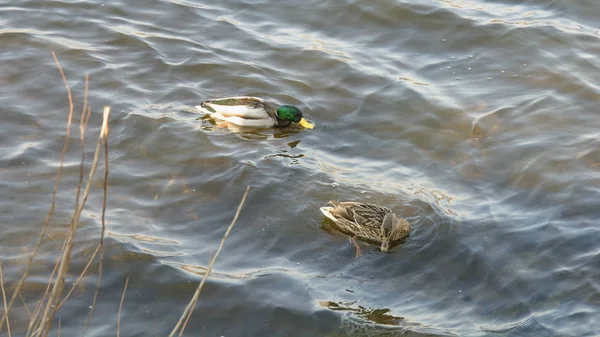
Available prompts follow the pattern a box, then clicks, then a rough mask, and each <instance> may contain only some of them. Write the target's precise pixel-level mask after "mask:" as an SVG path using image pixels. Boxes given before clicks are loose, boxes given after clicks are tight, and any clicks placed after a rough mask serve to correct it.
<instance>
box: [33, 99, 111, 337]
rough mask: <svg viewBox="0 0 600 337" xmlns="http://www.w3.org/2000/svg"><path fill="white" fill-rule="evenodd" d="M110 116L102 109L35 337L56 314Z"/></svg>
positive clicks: (42, 331) (46, 330)
mask: <svg viewBox="0 0 600 337" xmlns="http://www.w3.org/2000/svg"><path fill="white" fill-rule="evenodd" d="M109 115H110V107H104V113H103V118H102V128H101V130H100V135H99V136H98V142H97V144H96V151H95V153H94V159H93V161H92V167H91V169H90V173H89V176H88V180H87V183H86V186H85V190H84V191H83V195H82V200H81V203H80V205H79V208H77V209H76V210H75V212H74V214H73V217H72V218H71V228H70V230H69V236H68V238H67V247H66V249H65V251H64V253H63V255H62V256H61V259H60V260H61V261H60V265H59V267H58V274H57V279H56V282H55V283H54V287H53V288H52V292H51V293H50V297H49V298H48V302H47V303H46V308H45V310H44V314H43V315H42V320H41V322H40V327H39V328H38V329H37V331H35V333H34V335H35V336H38V337H39V336H46V335H47V334H48V331H49V330H50V326H51V323H52V318H53V317H54V314H55V313H56V309H55V307H56V306H57V305H58V301H59V300H60V295H61V293H62V291H63V289H64V282H65V277H66V274H67V270H68V268H69V265H70V262H71V261H70V257H71V251H72V250H73V244H74V243H75V234H76V230H77V225H78V224H79V218H80V216H81V212H83V208H84V206H85V202H86V201H87V197H88V195H89V193H90V189H91V187H92V179H93V178H94V174H95V173H96V168H97V164H98V158H99V156H100V145H101V144H102V141H103V138H104V137H107V136H108V117H109Z"/></svg>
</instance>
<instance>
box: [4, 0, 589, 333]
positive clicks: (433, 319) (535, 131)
mask: <svg viewBox="0 0 600 337" xmlns="http://www.w3.org/2000/svg"><path fill="white" fill-rule="evenodd" d="M0 12H1V13H2V14H3V15H1V16H0V22H1V23H2V27H3V29H2V30H0V43H2V46H3V47H4V48H3V49H2V52H0V60H1V62H0V64H1V65H0V67H2V72H1V74H2V75H1V76H0V84H2V86H3V87H4V88H6V91H5V92H6V93H7V94H6V95H0V104H1V106H2V107H3V108H4V113H3V115H2V116H3V117H2V118H3V119H2V124H0V130H1V132H0V185H1V186H2V188H3V191H4V194H3V195H4V196H5V198H3V199H1V200H0V220H1V221H2V224H3V226H2V228H1V229H0V256H2V270H3V272H4V275H5V279H6V280H7V289H9V290H8V291H9V293H10V291H11V290H10V289H12V288H13V287H14V282H15V280H16V277H17V276H18V275H20V273H21V272H22V268H23V264H24V262H25V261H27V257H28V254H29V253H30V252H31V250H32V247H33V242H34V240H35V237H36V236H37V235H38V230H39V226H40V224H41V223H42V221H43V217H44V215H45V214H46V212H47V211H48V207H49V200H50V195H51V191H52V180H53V179H54V176H55V174H56V170H57V168H58V159H59V154H60V150H61V148H62V145H63V139H64V138H63V137H64V123H65V120H66V113H67V111H68V106H67V101H66V95H65V92H64V87H63V85H62V83H61V82H60V74H59V73H58V72H57V71H56V69H55V67H54V65H53V63H52V58H51V56H50V54H49V51H56V52H57V54H58V57H59V58H60V60H61V63H62V65H63V67H64V68H65V72H66V75H67V76H68V78H69V79H70V84H71V86H72V89H73V97H75V98H76V99H77V100H80V98H81V97H83V88H84V83H83V81H81V80H79V79H82V78H84V74H85V72H89V74H90V77H91V82H90V97H89V103H90V105H91V107H92V110H93V114H92V117H91V118H92V120H91V121H90V129H89V130H88V131H87V133H88V134H97V132H98V131H99V130H98V126H97V125H99V123H98V121H99V115H98V113H99V112H100V111H101V109H102V106H103V105H105V104H109V105H111V106H112V111H113V112H112V116H111V120H110V125H111V139H110V141H109V147H110V155H109V160H110V165H111V166H110V167H111V171H110V177H109V181H108V183H109V189H108V190H109V195H108V210H107V218H106V220H107V228H108V230H109V232H110V233H109V235H108V236H107V238H106V242H105V244H106V258H105V267H104V268H105V269H104V276H103V282H102V284H101V288H100V293H99V297H98V303H97V308H96V310H95V313H94V315H93V318H92V321H91V323H90V324H91V325H90V326H91V327H93V329H94V330H95V331H93V333H94V334H102V335H105V334H107V332H109V333H110V334H112V333H114V331H115V329H116V326H115V322H116V317H115V308H118V303H119V301H120V294H121V290H122V287H123V284H124V282H125V279H126V278H127V277H129V278H130V283H129V288H128V292H127V298H126V301H125V303H124V307H123V312H122V326H121V333H122V334H123V335H147V334H148V331H151V333H152V334H158V335H165V334H167V333H168V332H169V331H170V329H171V328H172V326H173V325H174V324H175V322H176V320H177V319H178V317H179V314H180V312H181V310H182V308H183V307H184V306H185V304H187V300H188V299H189V298H190V296H191V294H192V293H193V291H194V289H195V284H196V283H197V282H198V281H199V280H200V279H201V277H202V275H203V274H204V272H205V269H204V268H206V264H207V261H208V260H209V258H210V256H211V254H213V253H214V251H215V249H216V245H217V243H218V242H219V240H220V238H221V237H222V235H223V233H224V231H225V228H226V226H227V225H228V224H229V221H230V220H231V218H232V217H233V214H234V213H235V209H236V207H237V205H238V202H239V196H240V195H242V193H243V190H244V189H245V187H246V186H248V185H250V186H252V189H251V192H250V195H249V198H248V201H247V203H246V205H245V206H244V209H243V211H242V215H241V216H240V219H239V221H238V224H237V225H236V228H235V229H234V231H233V232H232V233H231V235H230V236H229V238H228V240H227V242H226V244H225V248H224V250H223V253H222V254H221V255H220V257H219V260H218V261H217V263H216V265H215V270H214V275H213V276H214V277H213V278H211V279H209V282H208V283H207V285H206V288H205V289H204V290H203V294H202V296H201V298H200V302H199V303H198V305H197V307H196V311H195V314H194V315H193V316H192V319H191V320H190V322H189V325H188V327H187V330H186V331H188V333H190V334H194V333H196V334H197V332H198V331H202V332H203V333H205V334H206V335H207V336H208V335H215V336H221V335H223V336H253V335H256V336H265V335H268V336H277V335H281V336H290V335H294V336H318V335H323V336H342V335H352V336H396V335H403V336H559V335H560V336H593V335H594V334H596V333H597V331H599V328H600V325H599V324H600V323H598V322H600V317H599V314H598V310H597V309H598V305H599V303H600V300H599V298H600V291H599V290H598V289H600V285H599V284H598V282H599V281H598V280H600V274H599V271H600V262H599V261H600V260H598V258H597V256H598V252H597V242H598V241H599V239H600V232H599V231H598V229H597V227H598V226H597V220H598V218H599V217H600V211H599V209H598V207H597V204H598V200H600V198H599V194H600V188H599V187H600V184H599V182H600V179H599V177H600V176H599V172H600V171H599V168H600V155H598V154H599V151H598V150H597V149H598V145H599V142H598V129H600V120H599V119H598V118H597V106H598V97H599V93H600V87H598V85H597V83H599V82H600V79H599V78H598V75H597V73H598V72H597V71H596V70H597V69H598V68H600V63H599V62H600V61H598V58H597V57H596V55H597V54H598V52H599V51H600V50H599V48H598V39H599V38H600V35H599V34H598V29H597V27H596V26H597V17H598V16H599V15H600V5H599V4H597V3H595V2H590V1H579V2H569V3H558V2H554V3H547V2H541V1H528V2H526V3H525V2H524V3H514V2H511V1H496V2H489V1H481V0H469V1H446V0H444V1H429V2H415V1H376V2H365V1H345V2H344V1H342V2H332V1H319V2H309V3H305V4H299V3H295V4H286V3H278V4H277V5H274V4H272V3H268V4H267V3H265V2H261V1H249V0H232V1H228V2H223V3H215V2H208V1H203V0H199V1H195V2H192V1H179V0H178V1H167V2H155V3H147V2H142V1H139V0H137V1H136V0H134V1H133V2H131V1H128V2H125V1H113V2H110V3H106V2H103V3H101V2H98V1H89V2H51V3H50V2H45V1H39V0H27V1H24V2H21V3H19V4H12V5H10V6H4V7H3V8H2V9H0ZM8 93H10V94H8ZM239 94H244V95H252V96H258V97H265V98H272V99H276V100H278V101H282V102H289V103H290V104H294V105H296V106H298V107H299V108H300V109H302V111H303V112H305V114H306V116H308V117H309V119H310V120H311V121H313V122H315V123H316V127H315V128H314V129H313V130H305V129H303V128H301V127H298V126H293V127H288V128H272V129H258V130H257V129H252V130H247V129H237V128H235V127H233V126H227V127H226V128H225V127H220V126H218V125H217V124H216V123H215V122H214V121H212V120H211V119H210V118H207V117H206V116H202V115H200V114H199V113H198V110H196V109H195V108H193V107H194V106H195V105H197V104H198V103H199V102H201V101H202V100H203V98H205V97H228V96H234V95H239ZM80 104H81V102H79V101H77V102H76V106H80ZM77 137H78V134H76V132H74V134H72V138H73V143H72V144H75V145H72V146H71V147H70V149H69V151H68V153H67V158H66V161H65V168H64V172H63V180H62V181H61V184H60V189H59V193H58V197H57V208H56V209H57V213H56V214H55V216H54V217H53V220H52V222H51V224H50V229H49V233H50V234H49V236H48V238H47V239H46V241H45V242H44V244H43V245H42V247H41V248H40V258H39V259H38V260H36V262H35V263H34V266H33V269H32V273H31V277H30V278H29V279H28V281H27V283H26V285H25V289H26V293H25V296H24V302H26V303H27V304H28V305H29V307H28V308H33V306H34V304H35V303H36V301H37V300H38V299H39V296H41V294H42V293H43V291H44V289H45V286H46V282H47V279H48V276H49V274H50V273H51V269H52V267H51V266H53V265H54V263H55V262H56V259H57V257H58V253H57V252H58V251H60V249H61V245H62V240H63V239H64V237H65V235H66V228H67V224H68V223H69V220H70V218H71V215H72V214H70V213H69V212H68V211H65V210H66V209H69V207H72V205H73V200H72V199H73V197H74V190H75V189H74V186H76V184H77V181H78V177H79V160H80V154H79V153H78V145H77V141H78V140H77ZM86 146H87V149H88V151H91V149H92V148H93V146H94V143H93V141H92V140H90V142H89V143H86ZM90 156H91V152H86V157H87V158H90ZM98 179H99V178H98ZM101 184H102V182H101V180H97V181H96V180H95V181H94V186H101ZM329 200H361V201H365V202H369V203H377V204H381V205H384V206H388V207H390V208H391V209H393V210H394V211H395V212H397V214H401V215H402V216H403V217H405V218H407V219H408V221H409V222H410V223H411V227H412V231H411V234H410V236H409V237H408V238H407V240H406V241H404V242H402V243H401V244H399V245H397V246H396V247H394V248H393V249H391V250H390V252H388V254H382V253H381V252H378V251H377V249H376V247H374V248H373V249H372V250H371V249H369V250H365V254H364V255H363V256H361V257H360V258H358V259H356V258H355V256H354V248H353V246H352V245H351V244H349V243H348V240H347V236H345V235H341V234H339V233H338V232H336V231H334V230H331V228H329V227H328V226H329V225H328V224H327V223H325V222H324V221H323V216H322V214H321V213H320V212H319V207H320V206H322V205H324V204H325V203H326V202H327V201H329ZM101 204H102V198H101V197H99V196H97V195H91V196H90V198H89V200H88V204H87V205H88V206H89V208H88V209H86V211H85V212H84V213H83V216H82V222H81V227H80V232H79V233H78V236H77V239H76V244H75V247H76V248H75V250H74V251H75V253H74V255H73V257H72V264H73V270H72V273H71V274H70V275H68V277H67V283H70V284H72V283H73V282H74V280H75V279H76V278H77V277H78V275H79V273H80V272H81V271H82V270H83V269H84V268H85V265H86V264H87V259H88V258H89V257H90V256H91V255H92V254H93V252H94V251H95V249H96V247H97V239H98V233H99V230H100V217H99V214H100V211H101ZM96 268H97V265H92V267H91V268H90V271H89V272H88V274H87V275H88V276H86V277H84V279H83V282H82V283H81V285H80V287H79V288H78V290H77V293H76V294H75V295H73V296H72V297H71V298H70V299H69V301H68V302H67V304H66V305H65V307H64V308H63V309H62V311H61V316H60V317H57V320H58V319H61V334H62V335H68V336H75V335H80V334H81V333H80V332H81V327H82V322H85V320H86V319H87V312H86V311H85V310H82V308H88V307H89V306H90V303H91V301H92V298H93V291H92V290H93V289H94V287H95V282H96V279H95V276H97V269H96ZM36 296H37V297H36ZM323 299H326V301H324V302H323V303H326V305H325V306H322V305H319V304H318V303H319V302H320V301H323ZM350 303H352V304H350ZM0 308H2V306H1V305H0ZM0 310H1V309H0ZM14 310H15V311H14V316H12V318H11V319H14V320H15V323H14V324H13V329H14V333H13V335H15V334H17V331H18V332H19V333H20V332H21V331H24V329H26V321H27V317H28V315H27V310H25V308H24V306H23V305H22V303H21V304H20V305H18V308H16V309H14ZM386 310H387V311H386ZM398 315H401V316H403V318H400V317H397V316H398ZM157 322H158V323H157ZM11 323H12V322H11ZM19 329H20V330H19Z"/></svg>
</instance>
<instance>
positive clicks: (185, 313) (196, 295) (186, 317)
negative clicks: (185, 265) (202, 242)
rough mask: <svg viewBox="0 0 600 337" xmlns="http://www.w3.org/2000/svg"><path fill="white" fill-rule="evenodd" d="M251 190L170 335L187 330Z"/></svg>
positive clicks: (248, 188)
mask: <svg viewBox="0 0 600 337" xmlns="http://www.w3.org/2000/svg"><path fill="white" fill-rule="evenodd" d="M249 190H250V186H248V187H246V191H245V192H244V196H243V197H242V201H240V204H239V206H238V208H237V211H236V212H235V216H234V217H233V220H232V221H231V224H230V225H229V227H228V228H227V231H225V234H224V235H223V238H222V239H221V244H219V248H218V249H217V251H216V253H215V256H213V258H212V259H211V260H210V262H209V263H208V267H207V269H206V272H205V273H204V277H203V278H202V281H201V282H200V284H199V285H198V288H196V292H195V293H194V296H193V297H192V299H191V300H190V303H188V305H187V306H186V308H185V310H184V311H183V313H182V314H181V317H180V318H179V321H178V322H177V325H175V327H174V328H173V331H171V333H170V334H169V337H174V336H175V334H176V333H177V331H178V330H179V329H180V328H181V331H180V332H179V336H181V335H182V334H183V331H184V330H185V327H186V325H187V323H188V321H189V320H190V317H191V316H192V312H193V311H194V307H195V306H196V303H197V302H198V298H199V297H200V292H201V291H202V287H204V283H206V280H207V279H208V275H210V272H211V271H212V268H213V265H214V263H215V261H216V260H217V257H218V256H219V254H220V253H221V249H223V246H224V245H225V240H227V237H228V236H229V233H230V232H231V229H232V228H233V226H234V225H235V223H236V221H237V219H238V217H239V215H240V211H241V210H242V206H243V205H244V202H246V196H248V191H249ZM184 320H185V322H184Z"/></svg>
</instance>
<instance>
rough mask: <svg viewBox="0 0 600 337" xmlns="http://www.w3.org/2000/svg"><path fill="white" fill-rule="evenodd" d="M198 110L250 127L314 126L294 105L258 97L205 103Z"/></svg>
mask: <svg viewBox="0 0 600 337" xmlns="http://www.w3.org/2000/svg"><path fill="white" fill-rule="evenodd" d="M196 109H198V110H200V111H202V112H204V113H206V114H209V115H210V116H211V117H214V118H217V119H220V120H223V121H226V122H229V123H232V124H235V125H238V126H250V127H272V126H288V125H290V124H291V123H298V124H300V125H302V126H303V127H305V128H307V129H312V128H314V124H311V123H309V122H308V121H307V120H306V119H304V117H303V115H302V112H301V111H300V109H298V108H297V107H295V106H293V105H280V104H279V103H277V102H275V101H269V100H265V99H262V98H258V97H249V96H239V97H226V98H217V99H211V100H208V101H204V102H202V103H200V105H198V106H196Z"/></svg>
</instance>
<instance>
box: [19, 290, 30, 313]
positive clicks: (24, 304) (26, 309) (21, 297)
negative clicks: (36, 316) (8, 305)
mask: <svg viewBox="0 0 600 337" xmlns="http://www.w3.org/2000/svg"><path fill="white" fill-rule="evenodd" d="M19 298H20V299H21V302H23V307H24V308H25V311H27V316H29V319H31V311H29V307H28V306H27V303H25V299H24V298H23V295H21V294H20V293H19Z"/></svg>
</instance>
